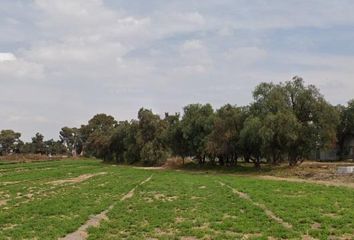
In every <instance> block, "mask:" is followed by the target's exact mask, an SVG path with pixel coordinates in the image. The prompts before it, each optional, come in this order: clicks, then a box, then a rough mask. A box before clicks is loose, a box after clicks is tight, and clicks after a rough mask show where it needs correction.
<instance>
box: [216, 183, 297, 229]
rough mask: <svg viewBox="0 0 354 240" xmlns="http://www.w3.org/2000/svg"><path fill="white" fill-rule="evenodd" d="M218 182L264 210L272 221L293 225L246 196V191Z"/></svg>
mask: <svg viewBox="0 0 354 240" xmlns="http://www.w3.org/2000/svg"><path fill="white" fill-rule="evenodd" d="M219 183H220V185H221V186H225V187H227V188H229V189H231V190H232V192H233V193H235V194H237V195H238V196H239V197H240V198H242V199H245V200H247V201H249V202H250V203H252V204H253V205H254V206H256V207H258V208H260V209H262V210H263V211H264V213H265V214H266V215H267V216H268V217H269V218H271V219H273V220H274V221H276V222H277V223H279V224H281V225H282V226H283V227H284V228H287V229H291V228H292V227H293V226H292V225H291V224H290V223H288V222H286V221H284V220H283V219H282V218H280V217H278V216H277V215H275V214H274V213H273V212H272V211H270V210H269V209H268V208H267V207H266V206H265V205H263V204H260V203H257V202H255V201H253V200H252V199H251V198H250V196H248V194H247V193H244V192H240V191H238V190H237V189H236V188H233V187H231V186H229V185H227V184H225V183H223V182H220V181H219Z"/></svg>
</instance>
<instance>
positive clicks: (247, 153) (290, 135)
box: [0, 77, 354, 168]
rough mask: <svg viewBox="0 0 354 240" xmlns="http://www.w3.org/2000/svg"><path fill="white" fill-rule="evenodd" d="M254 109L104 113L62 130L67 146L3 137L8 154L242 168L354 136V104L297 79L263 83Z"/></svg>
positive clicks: (295, 157)
mask: <svg viewBox="0 0 354 240" xmlns="http://www.w3.org/2000/svg"><path fill="white" fill-rule="evenodd" d="M253 98H254V101H253V102H252V103H251V104H250V105H248V106H236V105H231V104H226V105H224V106H222V107H220V108H219V109H216V110H214V109H213V108H212V106H211V105H210V104H190V105H187V106H185V107H184V108H183V114H180V113H175V114H169V113H165V115H164V116H162V117H161V116H159V115H158V114H155V113H153V112H152V110H149V109H145V108H141V109H140V110H139V111H138V117H137V119H133V120H130V121H119V122H118V121H117V120H115V119H114V117H112V116H109V115H106V114H97V115H95V116H94V117H93V118H92V119H90V120H89V121H88V123H87V124H85V125H81V127H79V128H75V127H74V128H71V127H63V128H62V129H61V131H60V133H59V135H60V140H58V141H54V140H49V141H44V140H43V136H42V135H41V134H39V133H37V134H36V136H35V137H33V138H32V142H31V143H23V142H22V141H21V140H20V133H16V132H14V131H12V130H3V131H1V133H0V145H1V153H2V154H8V153H10V152H18V153H29V152H30V153H41V154H63V153H69V154H72V155H85V156H94V157H97V158H101V159H103V160H104V161H109V162H116V163H124V164H135V163H143V164H146V165H155V164H162V163H164V162H165V161H166V159H167V158H169V157H171V156H178V157H181V158H182V159H183V161H184V159H185V158H187V157H190V158H192V159H194V160H195V161H196V162H198V163H199V164H206V163H208V164H215V165H216V164H218V165H222V166H223V165H227V166H235V165H237V163H238V161H241V160H242V161H245V162H249V163H253V164H254V166H255V167H257V168H258V167H260V165H261V163H262V162H267V163H272V164H278V163H280V162H284V161H287V162H288V163H289V165H296V164H298V163H300V162H302V161H303V160H304V159H306V158H309V156H310V154H311V153H312V152H313V151H315V150H318V149H326V148H331V147H334V146H336V145H338V146H339V151H338V154H339V155H340V156H344V155H345V153H346V151H347V150H348V149H346V148H345V141H347V139H348V138H351V137H353V136H354V100H352V101H350V102H349V103H348V105H347V106H341V105H338V106H332V105H331V104H330V103H328V102H327V101H326V100H325V99H324V97H323V95H322V94H321V93H320V91H319V90H318V89H317V88H316V87H315V86H313V85H306V84H305V83H304V81H303V79H302V78H300V77H294V78H293V79H292V80H291V81H286V82H284V83H278V84H274V83H261V84H259V85H258V86H256V88H255V89H254V91H253Z"/></svg>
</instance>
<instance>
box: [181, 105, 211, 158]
mask: <svg viewBox="0 0 354 240" xmlns="http://www.w3.org/2000/svg"><path fill="white" fill-rule="evenodd" d="M213 120H214V110H213V108H212V107H211V105H210V104H205V105H201V104H190V105H188V106H186V107H184V115H183V117H182V121H181V126H182V132H183V137H184V138H185V139H186V141H187V144H188V154H187V155H188V156H194V157H195V158H196V159H197V160H198V161H199V162H200V163H203V162H205V158H206V154H207V152H206V144H207V140H208V135H209V134H210V133H211V131H212V129H213Z"/></svg>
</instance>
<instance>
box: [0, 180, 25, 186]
mask: <svg viewBox="0 0 354 240" xmlns="http://www.w3.org/2000/svg"><path fill="white" fill-rule="evenodd" d="M20 182H21V181H11V182H2V183H1V185H2V186H7V185H12V184H17V183H20Z"/></svg>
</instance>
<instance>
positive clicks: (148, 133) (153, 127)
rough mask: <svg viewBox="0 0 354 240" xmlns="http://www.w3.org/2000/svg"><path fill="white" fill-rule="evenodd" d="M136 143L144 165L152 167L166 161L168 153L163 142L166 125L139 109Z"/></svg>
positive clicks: (152, 114)
mask: <svg viewBox="0 0 354 240" xmlns="http://www.w3.org/2000/svg"><path fill="white" fill-rule="evenodd" d="M138 120H139V123H138V132H137V143H138V145H139V146H140V149H141V150H140V158H141V160H142V161H143V163H144V164H148V165H153V164H157V163H162V162H164V161H165V160H166V158H167V156H168V153H167V147H166V145H165V141H164V135H163V134H164V131H165V130H166V128H167V125H166V124H165V122H164V121H162V120H161V119H160V117H159V116H158V115H157V114H154V113H153V112H152V111H151V110H147V109H144V108H141V109H140V110H139V112H138Z"/></svg>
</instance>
